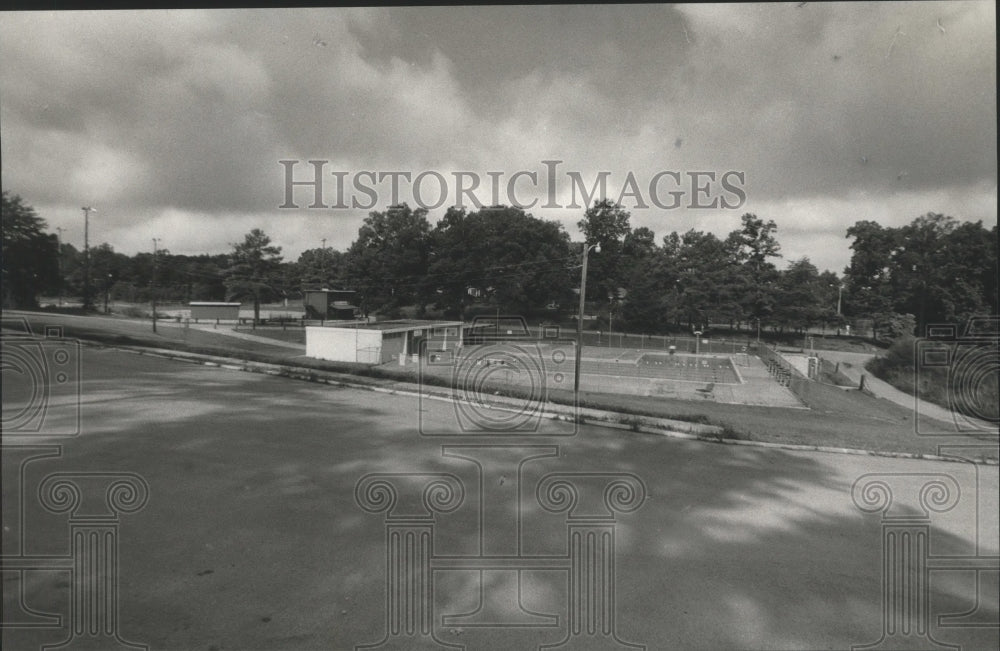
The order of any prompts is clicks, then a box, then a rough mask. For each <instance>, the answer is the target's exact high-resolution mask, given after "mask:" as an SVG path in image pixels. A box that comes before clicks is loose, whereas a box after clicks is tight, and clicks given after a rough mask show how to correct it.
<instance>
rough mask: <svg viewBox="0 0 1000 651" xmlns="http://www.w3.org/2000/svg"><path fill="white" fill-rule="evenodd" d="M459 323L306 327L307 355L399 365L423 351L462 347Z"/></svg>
mask: <svg viewBox="0 0 1000 651" xmlns="http://www.w3.org/2000/svg"><path fill="white" fill-rule="evenodd" d="M462 327H463V323H462V322H461V321H422V320H415V319H413V320H397V321H380V322H376V323H355V324H344V325H340V326H307V327H306V356H307V357H315V358H316V359H325V360H329V361H333V362H360V363H362V364H385V363H386V362H391V361H393V360H398V361H399V364H400V365H403V364H405V363H406V361H407V360H408V359H410V360H413V359H416V357H417V356H418V355H419V354H420V353H421V352H422V351H433V352H439V351H445V350H454V349H455V348H458V347H459V346H461V345H462Z"/></svg>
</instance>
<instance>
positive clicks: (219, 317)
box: [188, 301, 241, 323]
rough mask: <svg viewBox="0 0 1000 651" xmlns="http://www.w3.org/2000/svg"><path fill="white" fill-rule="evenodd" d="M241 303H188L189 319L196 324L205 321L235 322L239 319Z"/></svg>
mask: <svg viewBox="0 0 1000 651" xmlns="http://www.w3.org/2000/svg"><path fill="white" fill-rule="evenodd" d="M240 305H241V303H219V302H213V301H198V302H191V303H188V307H189V308H191V318H192V319H194V322H195V323H197V322H198V320H199V319H203V320H205V321H237V320H239V318H240Z"/></svg>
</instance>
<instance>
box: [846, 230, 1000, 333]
mask: <svg viewBox="0 0 1000 651" xmlns="http://www.w3.org/2000/svg"><path fill="white" fill-rule="evenodd" d="M847 236H848V237H853V238H854V242H853V243H852V244H851V249H852V251H853V253H852V255H851V263H850V266H849V267H848V268H847V269H846V270H845V278H846V281H847V290H846V297H845V298H846V300H845V311H846V312H847V313H849V314H851V315H854V316H865V317H868V318H871V319H872V320H873V322H874V323H873V327H874V330H875V331H879V330H880V329H881V327H882V324H881V322H880V319H882V318H888V317H889V315H893V314H907V313H908V314H913V315H915V318H916V322H917V331H918V333H919V332H923V331H924V329H925V328H926V326H927V324H929V323H940V322H960V321H964V320H966V319H967V318H968V317H969V316H972V315H975V314H983V313H991V314H995V313H996V308H997V298H996V296H997V271H996V270H997V237H996V227H994V228H993V230H992V231H987V230H986V229H985V228H983V226H982V222H976V223H961V224H960V223H959V222H958V221H956V220H955V219H953V218H951V217H947V216H945V215H942V214H937V213H928V214H926V215H923V216H921V217H918V218H917V219H915V220H914V221H913V222H911V223H910V224H908V225H906V226H902V227H900V228H883V227H882V226H880V225H879V224H876V223H875V222H871V221H859V222H856V223H855V224H854V226H852V227H851V228H849V229H848V230H847ZM886 327H889V326H888V325H887V326H886Z"/></svg>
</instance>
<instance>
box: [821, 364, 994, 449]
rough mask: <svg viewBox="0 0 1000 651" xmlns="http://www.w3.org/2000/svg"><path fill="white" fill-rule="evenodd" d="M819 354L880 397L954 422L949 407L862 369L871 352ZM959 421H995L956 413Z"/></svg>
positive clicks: (934, 417) (982, 423)
mask: <svg viewBox="0 0 1000 651" xmlns="http://www.w3.org/2000/svg"><path fill="white" fill-rule="evenodd" d="M820 356H821V357H825V358H826V359H828V360H830V361H832V362H839V363H840V372H841V373H843V374H844V375H846V376H847V377H848V378H849V379H850V380H851V381H853V382H857V383H858V384H859V385H860V384H861V377H862V376H864V378H865V389H867V390H868V391H869V392H871V394H872V395H873V396H875V397H876V398H882V399H883V400H888V401H889V402H894V403H896V404H897V405H899V406H901V407H906V408H907V409H911V410H913V411H914V412H915V413H918V414H920V415H921V416H926V417H927V418H933V419H934V420H939V421H941V422H944V423H954V422H956V415H955V414H954V413H953V412H952V411H951V410H949V409H945V408H944V407H941V406H939V405H935V404H934V403H932V402H927V401H926V400H921V399H920V398H916V397H914V396H911V395H910V394H908V393H906V392H904V391H900V390H899V389H897V388H896V387H894V386H892V385H891V384H889V383H888V382H886V381H884V380H880V379H878V378H877V377H875V376H874V375H872V374H871V372H870V371H868V370H866V369H865V364H867V363H868V360H870V359H872V358H874V357H875V356H874V355H868V354H865V353H844V352H835V351H823V352H822V353H821V354H820ZM957 420H958V421H972V423H973V424H975V425H978V426H980V427H982V428H983V429H984V430H986V431H989V430H991V429H992V430H994V431H995V430H996V426H995V425H991V424H990V423H986V422H982V421H975V420H974V419H970V418H967V417H965V416H959V417H958V419H957Z"/></svg>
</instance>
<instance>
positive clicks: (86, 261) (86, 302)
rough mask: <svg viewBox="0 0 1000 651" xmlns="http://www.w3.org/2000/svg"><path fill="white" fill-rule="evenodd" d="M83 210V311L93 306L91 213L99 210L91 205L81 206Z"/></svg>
mask: <svg viewBox="0 0 1000 651" xmlns="http://www.w3.org/2000/svg"><path fill="white" fill-rule="evenodd" d="M80 210H82V211H83V311H84V312H86V311H87V310H89V309H90V308H92V307H93V304H92V301H91V297H90V241H89V232H90V213H92V212H97V211H96V210H94V209H93V208H91V207H90V206H83V207H82V208H80Z"/></svg>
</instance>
